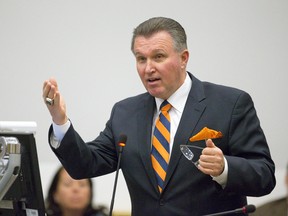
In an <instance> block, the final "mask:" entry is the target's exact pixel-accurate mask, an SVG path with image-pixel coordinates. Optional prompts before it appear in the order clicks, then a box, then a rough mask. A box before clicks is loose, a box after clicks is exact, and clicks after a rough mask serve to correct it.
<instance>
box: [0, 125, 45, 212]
mask: <svg viewBox="0 0 288 216" xmlns="http://www.w3.org/2000/svg"><path fill="white" fill-rule="evenodd" d="M0 123H1V122H0ZM0 126H1V125H0ZM3 138H5V139H11V138H12V139H13V138H14V139H15V138H16V139H17V140H18V141H19V143H20V152H21V163H20V166H15V167H14V168H13V174H15V175H16V176H17V177H16V178H15V179H14V181H13V183H12V184H11V185H10V186H9V187H8V189H6V190H5V193H4V194H3V195H2V197H3V198H2V199H1V200H0V216H2V215H3V216H4V215H5V216H10V215H11V216H12V215H13V216H15V215H16V216H17V215H19V216H22V215H25V216H26V215H27V216H44V215H45V205H44V199H43V192H42V184H41V177H40V171H39V164H38V156H37V150H36V142H35V138H34V134H33V133H29V131H28V132H27V131H25V132H19V131H18V132H17V131H12V132H9V131H8V132H7V131H3V130H2V131H1V128H0V140H3ZM5 148H6V151H7V150H8V149H9V148H8V147H5ZM12 148H14V147H13V146H12ZM12 148H11V147H10V149H12ZM0 151H3V147H1V149H0ZM9 159H10V160H13V158H12V156H11V158H9ZM12 162H13V161H12ZM9 163H11V161H10V162H9ZM2 165H3V161H2ZM7 170H8V169H7ZM7 170H6V171H7ZM2 171H3V170H2ZM1 176H2V179H0V185H1V180H3V179H4V177H3V173H2V174H1ZM0 190H2V189H1V188H0ZM2 192H3V191H2ZM0 193H1V191H0ZM0 198H1V197H0Z"/></svg>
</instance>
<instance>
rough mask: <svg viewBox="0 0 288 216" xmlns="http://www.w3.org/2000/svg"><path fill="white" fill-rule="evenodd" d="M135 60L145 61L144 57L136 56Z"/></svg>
mask: <svg viewBox="0 0 288 216" xmlns="http://www.w3.org/2000/svg"><path fill="white" fill-rule="evenodd" d="M137 61H138V62H145V61H146V58H144V57H137Z"/></svg>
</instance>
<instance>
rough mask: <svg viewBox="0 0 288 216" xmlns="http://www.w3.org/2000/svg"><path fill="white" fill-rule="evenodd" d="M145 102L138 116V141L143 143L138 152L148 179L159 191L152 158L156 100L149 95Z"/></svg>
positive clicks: (140, 144)
mask: <svg viewBox="0 0 288 216" xmlns="http://www.w3.org/2000/svg"><path fill="white" fill-rule="evenodd" d="M145 100H146V101H143V103H141V106H139V113H138V116H137V119H138V122H139V124H137V133H138V136H139V139H138V140H141V141H142V142H139V143H138V150H139V154H140V156H141V159H142V162H143V166H144V167H145V171H146V173H147V175H148V178H149V179H150V181H151V184H152V185H153V187H154V188H155V190H157V191H158V187H157V180H156V176H155V173H154V169H153V167H152V162H151V157H150V154H151V136H152V135H151V132H152V123H153V116H154V111H155V107H156V105H155V99H154V98H153V97H152V96H151V95H148V98H146V99H145Z"/></svg>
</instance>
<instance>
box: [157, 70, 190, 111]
mask: <svg viewBox="0 0 288 216" xmlns="http://www.w3.org/2000/svg"><path fill="white" fill-rule="evenodd" d="M191 87H192V80H191V78H190V76H189V75H188V74H187V73H186V77H185V80H184V83H183V84H182V85H181V86H180V88H178V89H177V91H176V92H174V93H173V94H172V95H171V96H170V97H169V98H168V99H167V101H168V102H169V103H170V104H171V105H172V107H173V108H174V109H176V110H177V111H179V112H181V113H182V112H183V110H184V107H185V104H186V100H187V98H188V95H189V92H190V89H191ZM163 101H164V100H163V99H161V98H155V102H156V107H157V111H159V109H160V106H161V104H162V102H163Z"/></svg>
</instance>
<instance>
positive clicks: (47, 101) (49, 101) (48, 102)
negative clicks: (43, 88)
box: [45, 97, 54, 106]
mask: <svg viewBox="0 0 288 216" xmlns="http://www.w3.org/2000/svg"><path fill="white" fill-rule="evenodd" d="M45 102H46V104H47V105H49V106H53V104H54V99H51V98H48V97H46V99H45Z"/></svg>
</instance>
